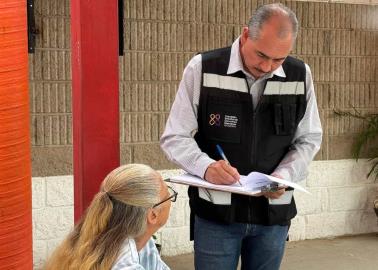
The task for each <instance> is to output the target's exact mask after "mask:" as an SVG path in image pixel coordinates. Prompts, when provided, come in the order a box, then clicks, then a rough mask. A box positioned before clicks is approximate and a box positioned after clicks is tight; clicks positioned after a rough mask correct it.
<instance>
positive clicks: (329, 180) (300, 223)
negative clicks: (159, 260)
mask: <svg viewBox="0 0 378 270" xmlns="http://www.w3.org/2000/svg"><path fill="white" fill-rule="evenodd" d="M368 169H369V167H368V164H367V162H366V160H363V161H360V162H358V163H356V162H355V161H354V160H338V161H316V162H313V163H312V165H311V167H310V174H309V177H308V178H307V179H306V181H304V182H302V183H301V184H302V185H304V186H306V188H307V189H308V190H309V191H310V192H311V193H312V195H311V196H309V195H306V194H303V193H300V192H296V193H295V198H296V202H297V208H298V216H297V217H296V218H295V219H294V220H293V222H292V227H291V229H290V240H291V241H296V240H304V239H313V238H321V237H334V236H340V235H346V234H362V233H370V232H378V225H377V218H376V216H375V214H374V211H373V200H374V198H375V197H376V196H377V195H378V183H374V182H373V179H369V180H367V179H366V177H365V176H366V173H367V172H368ZM179 172H180V171H179V170H172V171H163V172H162V175H163V177H168V176H169V175H172V174H177V173H179ZM174 186H175V188H176V189H177V191H178V192H179V197H178V200H177V201H176V202H175V203H173V204H172V210H171V215H170V218H169V221H168V223H167V224H166V226H165V227H164V228H163V229H161V230H160V231H159V232H158V241H159V242H161V243H162V253H163V255H177V254H182V253H187V252H191V251H192V250H193V246H192V242H189V204H188V197H187V192H186V190H187V188H186V187H185V186H181V185H174ZM72 226H73V179H72V176H56V177H43V178H39V177H37V178H33V251H34V266H35V269H40V267H41V266H42V264H43V261H44V260H45V258H46V257H47V256H48V254H50V253H51V251H52V250H53V249H54V247H55V246H56V245H57V244H58V243H59V242H60V241H61V239H62V238H63V237H64V236H65V235H66V234H67V233H68V232H69V231H70V229H71V228H72Z"/></svg>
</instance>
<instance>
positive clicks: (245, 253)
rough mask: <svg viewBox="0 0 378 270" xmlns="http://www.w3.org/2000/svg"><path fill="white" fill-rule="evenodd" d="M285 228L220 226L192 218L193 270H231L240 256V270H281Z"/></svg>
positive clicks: (236, 224) (242, 224) (248, 225)
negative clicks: (193, 220) (193, 222)
mask: <svg viewBox="0 0 378 270" xmlns="http://www.w3.org/2000/svg"><path fill="white" fill-rule="evenodd" d="M287 233H288V226H280V225H274V226H263V225H257V224H244V223H234V224H230V225H227V224H222V223H216V222H212V221H208V220H205V219H202V218H199V217H197V216H196V217H195V224H194V265H195V269H196V270H234V269H236V268H237V265H238V261H239V256H241V269H242V270H276V269H279V268H280V264H281V260H282V256H283V253H284V250H285V243H286V238H287Z"/></svg>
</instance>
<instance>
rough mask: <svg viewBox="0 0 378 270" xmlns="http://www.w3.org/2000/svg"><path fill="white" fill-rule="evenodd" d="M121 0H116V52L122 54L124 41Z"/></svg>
mask: <svg viewBox="0 0 378 270" xmlns="http://www.w3.org/2000/svg"><path fill="white" fill-rule="evenodd" d="M123 1H124V0H118V54H119V55H123V49H124V43H123V32H124V26H123V17H124V16H123Z"/></svg>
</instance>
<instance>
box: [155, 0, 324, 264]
mask: <svg viewBox="0 0 378 270" xmlns="http://www.w3.org/2000/svg"><path fill="white" fill-rule="evenodd" d="M297 32H298V21H297V18H296V16H295V14H294V13H293V12H292V11H291V10H290V9H288V8H287V7H285V6H283V5H281V4H270V5H265V6H262V7H260V8H259V9H258V10H257V11H256V12H255V14H254V15H253V16H252V18H251V20H250V21H249V24H248V27H244V28H243V30H242V34H241V36H240V37H239V38H238V39H237V40H235V42H234V43H233V44H232V47H229V48H223V49H217V50H213V51H209V52H205V53H202V54H199V55H196V56H195V57H193V58H192V59H191V60H190V62H189V63H188V65H187V66H186V68H185V70H184V74H183V78H182V81H181V83H180V86H179V90H178V92H177V95H176V99H175V101H174V103H173V106H172V109H171V112H170V115H169V118H168V121H167V125H166V129H165V131H164V133H163V135H162V138H161V147H162V149H163V150H164V152H165V153H166V155H167V157H168V158H169V159H170V160H171V161H173V162H175V163H176V164H178V165H179V166H180V167H182V168H183V169H185V170H186V171H188V172H189V173H191V174H194V175H197V176H200V177H202V178H204V179H205V180H206V181H209V182H211V183H214V184H226V185H227V184H233V183H235V182H236V181H237V180H238V179H239V177H240V175H239V174H243V175H246V174H248V173H249V172H251V171H259V172H262V173H266V174H272V175H274V176H276V177H280V178H283V179H286V180H290V181H294V182H297V181H300V180H303V179H304V178H305V177H306V175H307V167H308V165H309V163H310V161H311V160H312V159H313V157H314V155H315V154H316V152H317V151H318V150H319V148H320V143H321V136H322V129H321V125H320V120H319V114H318V109H317V104H316V99H315V93H314V86H313V81H312V77H311V71H310V68H309V67H308V66H307V65H305V64H304V63H303V62H302V61H300V60H297V59H295V58H293V57H290V56H288V54H289V53H290V51H291V49H292V47H293V45H294V43H295V39H296V35H297ZM217 144H219V145H220V146H221V147H222V148H223V150H224V153H225V155H226V156H227V158H228V160H229V162H230V164H228V162H226V161H224V160H222V158H221V156H220V155H219V154H218V152H217V151H216V145H217ZM292 195H293V190H290V189H286V190H284V189H281V190H278V191H276V192H270V193H268V192H266V193H262V194H260V196H255V197H251V196H243V195H237V194H230V193H226V192H215V191H209V190H203V189H198V188H194V187H190V188H189V198H190V207H191V214H192V216H191V219H192V220H191V221H192V222H191V229H192V232H193V233H194V250H195V268H196V269H200V270H202V269H206V270H211V269H217V270H222V269H225V270H231V269H236V267H237V264H238V260H239V256H240V255H241V263H242V269H259V270H262V269H266V270H274V269H279V267H280V263H281V260H282V256H283V252H284V248H285V241H286V238H287V232H288V226H289V225H290V220H291V219H292V218H293V217H294V216H295V215H296V207H295V202H294V198H293V196H292Z"/></svg>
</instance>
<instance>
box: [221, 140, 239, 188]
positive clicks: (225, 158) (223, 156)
mask: <svg viewBox="0 0 378 270" xmlns="http://www.w3.org/2000/svg"><path fill="white" fill-rule="evenodd" d="M215 147H216V148H217V151H218V153H219V155H220V156H221V157H222V159H223V160H225V161H226V162H227V163H228V165H230V162H229V161H228V159H227V157H226V155H225V154H224V152H223V149H222V147H220V145H219V144H217V145H216V146H215ZM238 183H239V185H240V186H242V184H241V183H240V181H239V180H238Z"/></svg>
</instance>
